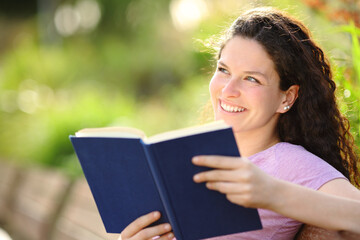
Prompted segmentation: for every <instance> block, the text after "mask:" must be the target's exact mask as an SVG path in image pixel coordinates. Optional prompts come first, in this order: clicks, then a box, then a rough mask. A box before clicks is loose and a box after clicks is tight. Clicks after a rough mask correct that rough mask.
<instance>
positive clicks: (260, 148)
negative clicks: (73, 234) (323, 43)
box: [121, 8, 360, 240]
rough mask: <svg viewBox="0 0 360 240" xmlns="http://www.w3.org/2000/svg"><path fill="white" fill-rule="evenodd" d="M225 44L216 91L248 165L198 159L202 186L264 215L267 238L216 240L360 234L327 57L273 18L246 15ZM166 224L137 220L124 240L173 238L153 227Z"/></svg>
mask: <svg viewBox="0 0 360 240" xmlns="http://www.w3.org/2000/svg"><path fill="white" fill-rule="evenodd" d="M226 37H227V38H226V40H225V41H224V42H223V44H222V45H221V48H220V51H219V54H218V64H217V68H216V70H215V73H214V75H213V77H212V79H211V81H210V87H209V89H210V95H211V101H212V105H213V110H214V114H215V119H217V120H220V119H222V120H224V121H225V122H226V123H228V124H229V125H231V126H232V128H233V132H234V135H235V138H236V142H237V146H238V148H239V150H240V152H241V155H242V158H237V157H224V156H195V157H194V158H193V164H195V165H198V166H204V167H209V168H211V170H209V171H205V172H201V173H198V174H196V175H195V176H194V181H195V182H196V183H206V187H207V188H208V189H210V190H214V191H218V192H220V193H222V194H225V195H226V198H227V199H228V200H229V201H230V202H232V203H234V204H238V205H241V206H245V207H251V208H258V209H259V215H260V218H261V221H262V225H263V229H262V230H257V231H251V232H246V233H236V234H232V235H227V236H219V237H216V238H212V239H216V240H224V239H276V240H278V239H293V238H294V236H295V235H296V233H297V232H298V231H299V229H300V227H301V225H302V224H303V223H306V224H309V225H315V226H318V227H321V228H326V229H331V230H336V231H349V232H355V233H360V191H359V190H357V189H356V188H355V187H354V186H353V185H351V183H350V181H349V180H351V181H352V183H353V184H354V185H357V186H359V184H360V182H359V175H360V173H359V172H358V171H357V164H358V163H359V158H358V156H357V155H356V154H355V151H354V149H353V147H354V144H353V140H352V136H351V134H350V133H349V125H348V121H347V119H346V118H345V117H344V116H342V115H341V114H340V112H339V109H338V107H337V104H336V98H335V94H334V92H335V89H336V85H335V83H334V81H333V80H332V75H331V70H330V65H329V64H328V61H327V59H326V58H325V56H324V53H323V51H322V50H321V49H320V48H319V47H318V46H317V45H316V44H315V42H314V41H313V40H312V39H311V37H310V33H309V31H308V30H307V28H306V27H305V26H304V25H303V24H302V23H301V22H299V21H298V20H296V19H294V18H293V17H291V16H289V15H287V14H286V13H283V12H281V11H278V10H275V9H273V8H257V9H253V10H250V11H248V12H246V13H244V14H242V15H241V16H240V17H239V18H238V19H237V20H236V21H235V22H234V23H233V25H232V26H231V27H230V29H229V31H228V33H227V36H226ZM184 161H186V160H185V159H184ZM214 207H219V206H214ZM154 210H155V209H154ZM159 217H160V215H159V213H158V212H154V213H149V214H148V215H144V216H141V217H139V218H138V219H136V220H135V221H134V222H133V223H131V224H130V225H129V226H128V227H126V228H125V229H124V231H123V232H122V233H121V236H122V239H123V240H125V239H132V240H135V239H149V238H152V237H155V236H159V237H160V238H159V239H171V238H173V233H172V232H171V230H170V229H171V227H170V226H169V225H167V224H162V225H157V226H152V227H149V225H150V224H151V223H153V222H155V221H156V220H157V219H159ZM224 224H226V223H224Z"/></svg>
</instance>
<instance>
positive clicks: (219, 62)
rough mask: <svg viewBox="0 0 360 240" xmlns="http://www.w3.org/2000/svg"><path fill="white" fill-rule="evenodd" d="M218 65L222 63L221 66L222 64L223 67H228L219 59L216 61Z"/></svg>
mask: <svg viewBox="0 0 360 240" xmlns="http://www.w3.org/2000/svg"><path fill="white" fill-rule="evenodd" d="M218 65H222V66H224V67H226V68H229V67H228V66H227V65H226V64H225V63H223V62H222V61H221V60H219V61H218Z"/></svg>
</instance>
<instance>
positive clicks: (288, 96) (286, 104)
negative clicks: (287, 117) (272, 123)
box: [278, 85, 300, 113]
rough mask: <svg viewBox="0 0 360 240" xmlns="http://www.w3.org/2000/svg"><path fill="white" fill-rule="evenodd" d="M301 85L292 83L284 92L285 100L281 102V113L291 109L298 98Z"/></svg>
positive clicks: (279, 110)
mask: <svg viewBox="0 0 360 240" xmlns="http://www.w3.org/2000/svg"><path fill="white" fill-rule="evenodd" d="M299 88H300V86H299V85H292V86H290V87H289V88H288V90H286V91H285V92H284V100H283V102H282V103H281V104H280V106H279V109H278V112H279V113H286V112H287V111H289V110H290V108H291V107H292V105H294V103H295V101H296V99H297V98H298V93H299Z"/></svg>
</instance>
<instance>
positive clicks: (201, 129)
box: [143, 121, 230, 143]
mask: <svg viewBox="0 0 360 240" xmlns="http://www.w3.org/2000/svg"><path fill="white" fill-rule="evenodd" d="M225 128H230V126H229V125H227V124H226V123H225V122H224V121H215V122H211V123H207V124H204V125H199V126H195V127H189V128H183V129H178V130H174V131H169V132H164V133H160V134H156V135H154V136H151V137H148V138H145V139H143V140H144V142H145V143H157V142H162V141H166V140H170V139H175V138H180V137H186V136H191V135H195V134H200V133H205V132H210V131H215V130H220V129H225Z"/></svg>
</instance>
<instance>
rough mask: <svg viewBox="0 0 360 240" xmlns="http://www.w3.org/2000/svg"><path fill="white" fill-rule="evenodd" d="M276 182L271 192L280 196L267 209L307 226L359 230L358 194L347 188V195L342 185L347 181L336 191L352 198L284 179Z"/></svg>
mask: <svg viewBox="0 0 360 240" xmlns="http://www.w3.org/2000/svg"><path fill="white" fill-rule="evenodd" d="M277 181H278V183H277V184H276V185H274V187H275V189H274V191H275V192H277V193H278V196H281V198H279V199H278V201H276V203H275V204H274V205H273V209H271V210H273V211H275V212H277V213H280V214H282V215H285V216H287V217H290V218H293V219H296V220H298V221H300V222H303V223H307V224H310V225H314V226H318V227H322V228H326V229H330V230H344V231H350V232H355V233H360V200H359V199H360V193H359V192H358V193H357V194H354V193H351V192H352V191H351V192H350V194H348V192H347V191H348V189H349V187H348V186H346V185H347V184H349V185H351V184H350V183H348V182H347V184H344V188H343V189H341V188H340V189H337V190H338V192H339V193H340V192H342V193H344V194H345V195H353V196H354V197H356V198H348V197H344V196H337V195H333V194H332V193H331V194H330V193H326V192H322V191H315V190H312V189H309V188H306V187H303V186H300V185H297V184H293V183H289V182H286V181H282V180H277ZM344 182H345V181H344ZM328 184H331V182H329V183H328ZM333 190H335V189H333ZM336 193H337V192H336ZM338 195H342V194H338ZM355 195H357V196H355Z"/></svg>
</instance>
